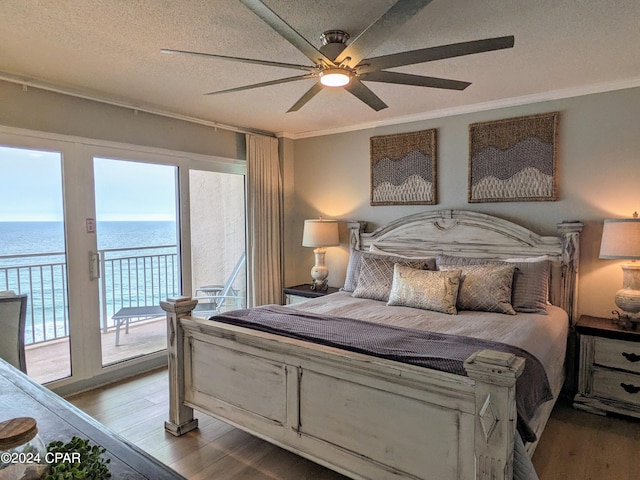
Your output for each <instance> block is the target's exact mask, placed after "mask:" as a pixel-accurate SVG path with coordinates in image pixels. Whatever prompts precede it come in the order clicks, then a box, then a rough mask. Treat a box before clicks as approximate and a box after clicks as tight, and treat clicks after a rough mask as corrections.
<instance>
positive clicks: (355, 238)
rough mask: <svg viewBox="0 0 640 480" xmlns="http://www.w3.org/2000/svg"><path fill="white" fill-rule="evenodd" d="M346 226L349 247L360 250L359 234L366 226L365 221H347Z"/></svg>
mask: <svg viewBox="0 0 640 480" xmlns="http://www.w3.org/2000/svg"><path fill="white" fill-rule="evenodd" d="M347 228H348V229H349V248H350V249H351V250H360V249H361V245H360V235H361V234H362V233H364V230H365V228H367V222H363V221H360V220H355V221H351V222H347Z"/></svg>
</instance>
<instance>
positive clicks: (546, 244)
mask: <svg viewBox="0 0 640 480" xmlns="http://www.w3.org/2000/svg"><path fill="white" fill-rule="evenodd" d="M348 226H349V242H350V246H351V248H352V249H355V250H368V249H369V248H370V247H371V245H375V246H376V247H377V248H379V249H380V250H384V251H385V252H389V253H395V254H400V255H414V256H415V255H424V256H435V255H439V254H446V255H457V256H461V257H479V258H493V259H503V258H514V257H536V256H541V255H548V256H549V257H550V259H551V260H552V265H554V267H552V274H551V277H552V278H551V285H550V292H549V293H550V300H551V303H553V304H554V305H557V306H559V307H561V308H563V309H564V310H565V311H566V312H567V313H568V314H569V319H570V321H571V325H574V324H575V322H576V321H577V300H578V295H577V289H578V266H579V265H578V264H579V257H580V232H581V231H582V227H583V225H582V223H580V222H562V223H559V224H558V226H557V228H558V235H557V236H541V235H538V234H537V233H535V232H532V231H531V230H529V229H527V228H525V227H522V226H521V225H518V224H516V223H513V222H510V221H508V220H504V219H502V218H498V217H495V216H492V215H487V214H484V213H478V212H472V211H467V210H436V211H429V212H422V213H417V214H414V215H409V216H406V217H403V218H400V219H398V220H395V221H393V222H391V223H389V224H387V225H383V226H381V227H379V228H377V229H376V230H374V231H373V232H371V233H364V229H365V228H366V223H365V222H349V223H348Z"/></svg>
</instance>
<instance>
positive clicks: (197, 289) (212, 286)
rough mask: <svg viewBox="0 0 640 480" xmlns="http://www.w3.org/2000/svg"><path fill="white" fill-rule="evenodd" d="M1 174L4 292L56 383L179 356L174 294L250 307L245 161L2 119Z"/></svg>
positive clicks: (43, 373) (46, 375) (209, 309)
mask: <svg viewBox="0 0 640 480" xmlns="http://www.w3.org/2000/svg"><path fill="white" fill-rule="evenodd" d="M0 171H1V172H2V180H3V182H2V187H1V188H0V291H4V290H14V291H16V292H18V293H26V294H27V295H28V296H29V305H28V311H27V329H26V338H25V343H26V359H27V371H28V374H29V375H31V376H32V377H33V378H35V379H36V380H38V381H40V382H42V383H49V387H50V388H52V389H54V390H55V391H59V392H72V391H74V389H75V388H76V386H77V385H79V386H80V387H81V388H90V387H91V386H93V385H98V384H102V383H106V382H110V381H114V380H117V379H119V378H120V377H121V376H123V375H134V374H135V373H137V372H139V371H142V370H148V369H150V368H157V367H160V366H162V365H163V364H166V353H165V352H164V351H165V350H166V342H167V339H166V315H165V314H164V312H163V311H162V310H161V309H160V302H161V301H162V300H164V299H166V298H167V297H174V296H180V295H191V296H194V297H196V298H197V299H198V302H199V303H198V307H197V310H196V315H198V316H201V317H208V316H211V315H215V314H217V313H219V312H223V311H227V310H229V309H235V308H242V307H244V306H245V305H246V297H247V288H246V255H245V244H246V243H245V223H246V222H245V192H244V183H245V177H244V174H245V171H246V170H245V166H244V163H243V162H239V161H237V160H233V159H225V158H218V157H209V156H202V155H195V154H186V153H180V152H172V151H166V150H162V149H152V148H146V147H138V146H135V145H122V144H117V145H116V144H111V143H107V142H100V141H98V140H90V139H79V138H75V137H74V138H67V137H64V136H61V135H50V134H42V133H41V132H30V131H20V132H15V131H10V132H7V131H5V130H3V128H2V127H1V126H0ZM0 355H1V352H0Z"/></svg>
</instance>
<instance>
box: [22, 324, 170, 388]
mask: <svg viewBox="0 0 640 480" xmlns="http://www.w3.org/2000/svg"><path fill="white" fill-rule="evenodd" d="M124 332H125V329H124V326H123V327H121V328H120V346H118V347H116V340H115V336H116V333H115V329H110V330H109V331H108V332H107V333H103V334H102V363H103V365H107V364H110V363H115V362H118V361H121V360H124V359H127V358H132V357H138V356H140V355H145V354H148V353H153V352H157V351H158V350H162V349H164V348H166V346H167V327H166V317H157V318H152V319H149V320H145V321H141V322H133V323H131V325H130V327H129V334H128V335H127V334H125V333H124ZM25 355H26V358H27V373H28V374H29V376H30V377H32V378H34V379H35V380H36V381H38V382H40V383H46V382H50V381H53V380H57V379H60V378H64V377H67V376H69V375H70V373H71V372H70V368H71V367H70V355H69V339H68V338H66V339H60V340H53V341H50V342H44V343H40V344H37V345H33V346H29V345H27V347H26V348H25Z"/></svg>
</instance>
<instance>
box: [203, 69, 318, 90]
mask: <svg viewBox="0 0 640 480" xmlns="http://www.w3.org/2000/svg"><path fill="white" fill-rule="evenodd" d="M308 78H316V76H315V75H314V74H312V73H309V74H307V75H300V76H299V77H287V78H279V79H277V80H269V81H268V82H262V83H254V84H252V85H244V86H242V87H235V88H228V89H226V90H218V91H216V92H209V93H205V95H218V94H219V93H231V92H241V91H243V90H250V89H252V88H260V87H268V86H270V85H280V84H281V83H289V82H297V81H298V80H306V79H308Z"/></svg>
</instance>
